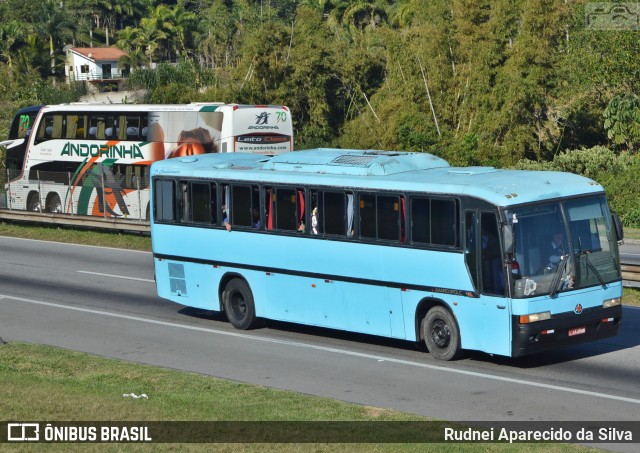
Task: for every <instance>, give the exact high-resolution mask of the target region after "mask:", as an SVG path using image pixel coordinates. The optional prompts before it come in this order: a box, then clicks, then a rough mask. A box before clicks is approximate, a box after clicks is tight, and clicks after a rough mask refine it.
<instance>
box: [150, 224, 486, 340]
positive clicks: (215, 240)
mask: <svg viewBox="0 0 640 453" xmlns="http://www.w3.org/2000/svg"><path fill="white" fill-rule="evenodd" d="M185 230H188V231H185ZM175 234H188V235H189V238H190V241H193V243H194V244H198V247H197V249H196V250H190V251H189V253H188V254H186V253H185V249H184V246H183V245H182V244H181V241H179V240H176V239H175V238H174V235H175ZM231 237H233V241H231V240H229V239H230V238H231ZM264 238H265V236H264V234H259V233H255V232H244V231H240V230H238V231H231V232H228V231H226V230H221V229H216V230H211V229H207V228H185V227H176V226H172V225H160V224H156V225H154V233H153V242H154V252H155V253H156V254H161V255H163V256H170V257H176V259H174V260H172V259H169V258H167V259H161V260H160V259H158V258H156V259H155V264H156V279H157V289H158V294H159V296H161V297H164V298H167V299H169V300H172V301H174V302H177V303H180V304H183V305H188V306H193V307H197V308H202V309H207V310H220V304H219V298H218V291H219V288H218V287H217V286H215V282H219V281H220V279H221V278H222V277H223V275H224V274H226V273H236V274H239V275H242V276H243V277H244V278H246V279H247V281H248V283H249V285H250V287H251V290H252V291H253V293H254V298H256V299H257V300H260V301H262V302H264V303H260V304H256V314H257V316H260V317H265V318H269V319H276V320H282V321H291V322H301V323H306V324H312V325H317V326H323V327H330V328H335V329H345V330H350V331H354V332H361V333H369V334H374V335H383V336H390V337H394V338H401V339H406V340H416V333H415V312H416V307H417V305H418V304H419V302H420V301H421V300H423V299H424V298H437V299H441V300H445V301H448V303H449V304H450V306H451V308H452V310H453V311H454V313H455V314H456V316H457V317H458V320H459V323H460V324H461V326H466V325H467V324H469V325H471V324H472V323H473V322H474V318H473V311H469V310H468V307H470V306H471V307H473V306H477V305H478V304H479V303H480V301H479V299H478V298H474V297H467V296H464V295H462V296H461V295H459V294H455V295H454V294H447V291H448V290H451V289H456V290H460V289H462V290H464V291H467V292H469V293H473V286H472V283H471V281H470V279H469V276H468V274H466V273H464V272H447V273H445V274H444V275H443V274H442V269H460V268H461V266H464V256H463V255H462V253H459V252H458V253H456V252H449V253H442V252H435V251H429V250H420V249H408V248H404V249H399V248H396V247H384V246H383V247H374V246H371V245H367V244H360V243H350V242H338V241H323V240H318V239H316V238H310V237H295V236H293V237H291V236H274V235H269V236H268V238H269V246H268V247H265V246H264ZM157 243H161V244H163V247H162V248H161V249H160V248H159V247H157V246H156V244H157ZM300 250H304V253H301V252H300ZM186 255H188V258H187V257H186ZM175 267H178V268H179V270H180V272H181V273H176V272H175V270H174V271H173V274H174V275H173V276H172V275H171V273H172V271H171V269H170V268H175ZM291 275H296V278H291ZM180 279H182V280H183V281H180ZM179 285H183V286H179ZM412 286H434V287H437V288H439V290H438V291H425V290H417V289H411V287H412ZM176 288H184V289H181V290H179V291H177V290H176ZM453 302H459V304H458V306H454V305H453ZM476 321H477V320H476ZM463 344H465V347H469V348H471V347H472V346H473V344H472V343H467V340H466V339H465V338H464V336H463Z"/></svg>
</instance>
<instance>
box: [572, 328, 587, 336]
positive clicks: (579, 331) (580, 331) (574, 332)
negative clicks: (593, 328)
mask: <svg viewBox="0 0 640 453" xmlns="http://www.w3.org/2000/svg"><path fill="white" fill-rule="evenodd" d="M586 331H587V328H586V327H576V328H575V329H569V336H570V337H573V336H574V335H582V334H583V333H585V332H586Z"/></svg>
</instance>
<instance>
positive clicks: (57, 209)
mask: <svg viewBox="0 0 640 453" xmlns="http://www.w3.org/2000/svg"><path fill="white" fill-rule="evenodd" d="M47 211H49V212H51V213H54V214H60V213H62V203H61V202H60V197H59V196H58V194H54V195H52V196H51V199H50V200H49V206H47Z"/></svg>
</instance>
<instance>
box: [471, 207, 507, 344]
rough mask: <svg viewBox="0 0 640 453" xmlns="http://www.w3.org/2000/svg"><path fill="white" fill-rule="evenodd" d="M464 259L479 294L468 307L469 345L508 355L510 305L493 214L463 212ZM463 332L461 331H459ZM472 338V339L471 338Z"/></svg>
mask: <svg viewBox="0 0 640 453" xmlns="http://www.w3.org/2000/svg"><path fill="white" fill-rule="evenodd" d="M465 229H466V232H465V236H466V244H465V252H466V253H465V260H466V262H467V266H468V268H469V271H470V273H471V277H472V279H473V283H474V286H475V288H476V290H477V291H478V292H479V293H480V294H481V295H480V298H479V299H476V300H475V301H471V303H469V304H468V310H469V312H470V313H468V314H469V315H471V316H469V317H467V319H472V320H473V326H465V327H467V328H468V330H467V332H470V333H469V334H468V335H469V336H470V338H469V343H472V344H469V345H465V344H464V342H465V341H464V339H463V345H462V347H464V348H466V347H473V348H474V349H476V348H477V349H480V350H483V351H486V352H489V353H493V354H500V355H506V356H510V355H511V305H510V303H509V300H508V299H507V298H506V284H505V281H506V280H505V267H504V257H503V254H502V251H501V250H502V249H501V246H500V234H499V233H500V232H499V228H498V220H497V217H496V213H495V212H493V211H491V212H489V211H467V212H466V213H465ZM461 330H463V332H464V329H461ZM471 337H472V338H471Z"/></svg>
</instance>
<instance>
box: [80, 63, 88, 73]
mask: <svg viewBox="0 0 640 453" xmlns="http://www.w3.org/2000/svg"><path fill="white" fill-rule="evenodd" d="M80 72H81V73H82V74H88V73H89V65H88V64H83V65H82V66H80Z"/></svg>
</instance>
